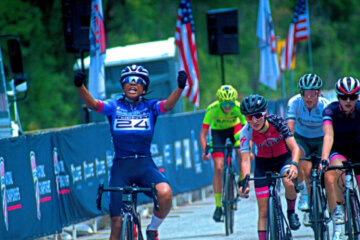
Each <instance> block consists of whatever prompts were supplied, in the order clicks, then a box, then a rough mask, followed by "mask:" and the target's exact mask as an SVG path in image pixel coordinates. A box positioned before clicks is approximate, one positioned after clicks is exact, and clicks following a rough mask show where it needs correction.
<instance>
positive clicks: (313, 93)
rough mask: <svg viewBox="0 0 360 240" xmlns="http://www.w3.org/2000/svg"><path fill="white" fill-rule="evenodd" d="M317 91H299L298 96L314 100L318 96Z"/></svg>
mask: <svg viewBox="0 0 360 240" xmlns="http://www.w3.org/2000/svg"><path fill="white" fill-rule="evenodd" d="M318 93H319V91H318V90H301V91H300V94H301V96H303V97H306V98H314V97H316V96H317V95H318Z"/></svg>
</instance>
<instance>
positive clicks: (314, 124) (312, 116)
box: [286, 94, 329, 138]
mask: <svg viewBox="0 0 360 240" xmlns="http://www.w3.org/2000/svg"><path fill="white" fill-rule="evenodd" d="M328 104H329V101H328V100H327V99H326V98H324V97H319V100H318V105H317V106H316V107H315V108H313V109H311V112H309V109H308V108H307V107H306V105H305V103H304V100H303V99H302V97H301V95H300V94H297V95H295V96H293V97H292V98H291V99H290V100H289V102H288V107H287V116H286V120H287V121H296V123H295V129H294V131H295V133H297V134H299V135H301V136H303V137H306V138H316V137H322V136H324V133H323V127H322V124H323V116H322V113H323V110H324V109H325V107H326V106H327V105H328Z"/></svg>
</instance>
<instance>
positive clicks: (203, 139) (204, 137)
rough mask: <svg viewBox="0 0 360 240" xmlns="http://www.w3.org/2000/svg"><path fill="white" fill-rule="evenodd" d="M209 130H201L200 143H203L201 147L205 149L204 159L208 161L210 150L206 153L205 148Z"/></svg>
mask: <svg viewBox="0 0 360 240" xmlns="http://www.w3.org/2000/svg"><path fill="white" fill-rule="evenodd" d="M208 132H209V130H208V129H207V128H203V127H202V128H201V132H200V145H201V149H202V151H203V153H202V155H201V157H202V159H203V160H205V161H207V160H209V159H210V152H208V154H205V148H206V144H207V142H206V136H207V134H208Z"/></svg>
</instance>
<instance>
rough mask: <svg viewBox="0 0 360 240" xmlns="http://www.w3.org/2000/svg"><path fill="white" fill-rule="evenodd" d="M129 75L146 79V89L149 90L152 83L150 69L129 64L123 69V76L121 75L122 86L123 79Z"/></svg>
mask: <svg viewBox="0 0 360 240" xmlns="http://www.w3.org/2000/svg"><path fill="white" fill-rule="evenodd" d="M129 76H136V77H140V78H142V79H144V81H145V82H146V85H145V86H144V89H145V90H146V91H147V89H148V87H149V84H150V79H149V71H148V70H147V69H146V68H144V67H143V66H140V65H135V64H134V65H131V66H127V67H126V68H125V69H124V70H122V71H121V76H120V83H121V86H123V80H124V79H125V78H127V77H129Z"/></svg>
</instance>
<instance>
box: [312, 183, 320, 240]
mask: <svg viewBox="0 0 360 240" xmlns="http://www.w3.org/2000/svg"><path fill="white" fill-rule="evenodd" d="M319 200H320V199H319V192H318V188H317V186H316V181H313V182H312V185H311V201H310V204H311V205H310V206H311V207H310V211H311V212H310V213H311V227H312V229H313V231H314V239H315V240H321V221H320V214H321V209H320V208H321V203H320V202H319Z"/></svg>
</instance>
